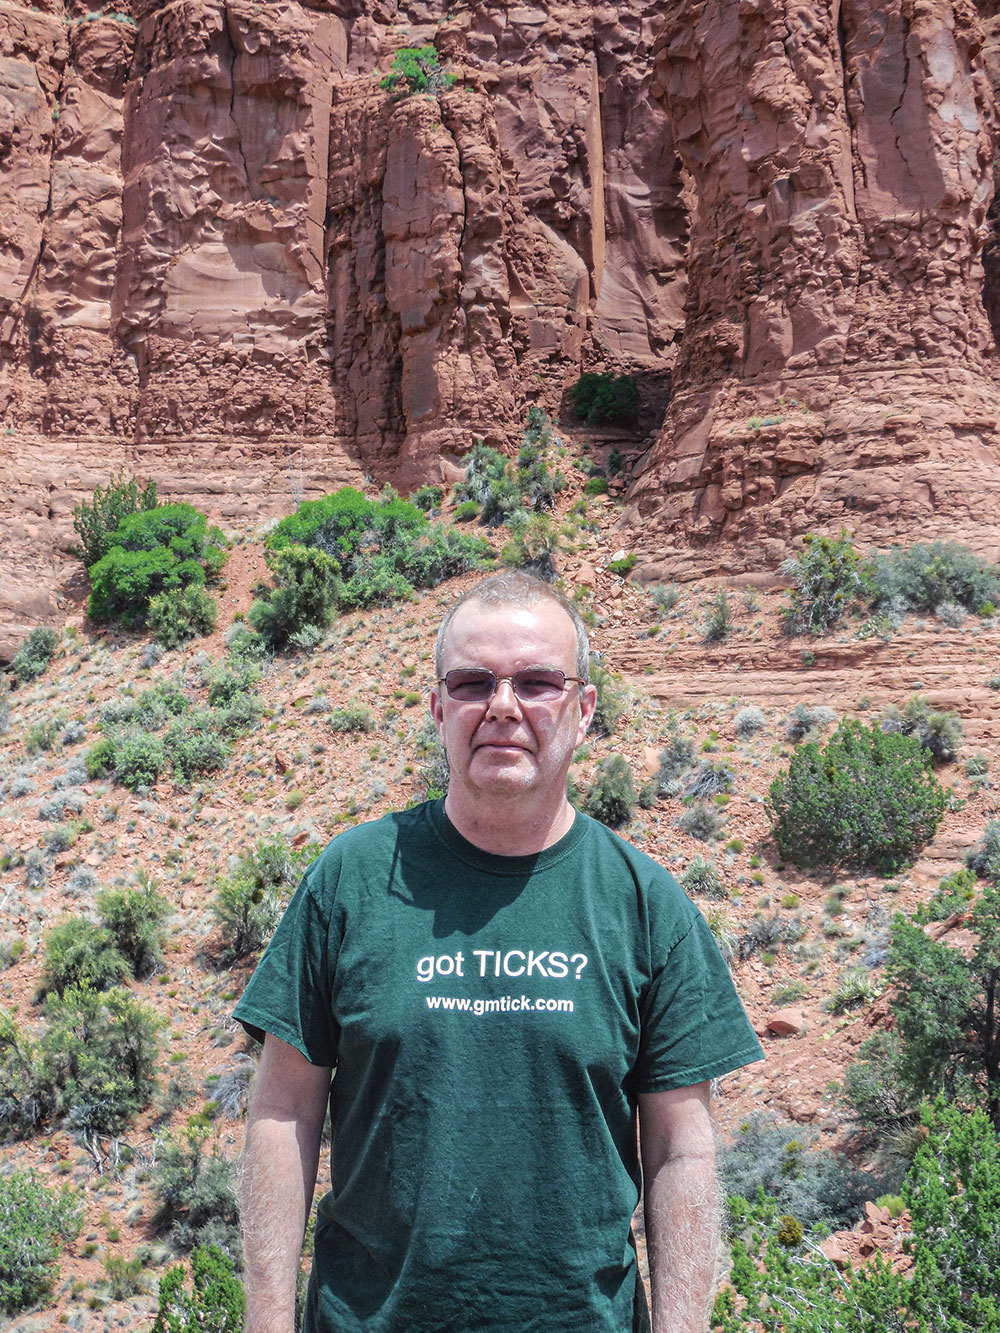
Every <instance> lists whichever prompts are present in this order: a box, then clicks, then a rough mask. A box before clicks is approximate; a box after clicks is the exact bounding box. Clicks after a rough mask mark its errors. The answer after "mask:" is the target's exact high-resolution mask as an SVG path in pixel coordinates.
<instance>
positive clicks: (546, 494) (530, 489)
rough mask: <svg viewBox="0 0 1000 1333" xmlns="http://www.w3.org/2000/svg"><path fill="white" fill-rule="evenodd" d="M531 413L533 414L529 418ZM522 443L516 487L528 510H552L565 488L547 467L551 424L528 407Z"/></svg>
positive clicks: (560, 476)
mask: <svg viewBox="0 0 1000 1333" xmlns="http://www.w3.org/2000/svg"><path fill="white" fill-rule="evenodd" d="M531 412H534V413H536V417H535V418H534V419H533V418H532V416H531ZM531 412H529V414H528V417H529V424H528V429H527V430H526V431H525V434H524V444H523V445H522V446H521V450H520V452H519V453H518V455H517V484H518V486H519V487H520V491H521V494H522V496H523V497H524V499H525V501H526V502H527V506H528V508H529V509H530V510H531V511H532V512H533V513H536V514H539V513H541V512H542V511H543V510H547V509H554V508H555V503H556V496H557V495H558V494H559V492H560V491H561V490H563V489H564V488H565V486H566V478H565V477H564V476H563V474H562V473H561V472H553V471H552V469H551V468H550V467H549V450H550V448H551V447H552V445H553V444H554V443H555V439H554V436H553V434H552V425H551V422H550V421H549V419H548V417H546V415H545V413H544V412H541V411H540V410H539V409H538V408H532V409H531Z"/></svg>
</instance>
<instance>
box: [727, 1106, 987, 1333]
mask: <svg viewBox="0 0 1000 1333" xmlns="http://www.w3.org/2000/svg"><path fill="white" fill-rule="evenodd" d="M922 1121H923V1124H922V1126H921V1129H922V1134H921V1139H920V1144H919V1147H918V1148H917V1151H916V1155H915V1157H914V1160H913V1163H912V1166H911V1167H910V1169H909V1171H908V1173H907V1176H906V1180H905V1181H904V1183H903V1187H902V1190H901V1194H902V1198H903V1202H904V1203H905V1204H906V1206H907V1208H908V1209H909V1211H910V1219H911V1235H910V1237H909V1238H908V1239H907V1243H906V1250H907V1254H908V1256H909V1259H910V1263H909V1265H908V1266H907V1267H906V1268H904V1269H901V1270H900V1271H897V1269H896V1268H895V1267H893V1265H892V1264H890V1263H889V1262H887V1261H886V1260H885V1259H883V1258H882V1257H881V1256H880V1255H877V1254H876V1256H875V1258H874V1260H873V1261H872V1262H870V1263H865V1264H863V1265H861V1266H860V1267H859V1268H857V1269H852V1268H850V1267H848V1268H847V1269H846V1270H845V1271H841V1270H840V1269H838V1268H837V1267H836V1266H835V1265H834V1264H832V1263H830V1261H829V1259H827V1257H826V1255H825V1254H823V1252H822V1251H821V1250H820V1249H819V1247H818V1246H817V1245H816V1244H815V1243H814V1242H813V1243H810V1241H809V1240H808V1239H807V1238H805V1237H804V1238H803V1240H802V1241H801V1242H800V1243H799V1244H798V1245H796V1246H792V1247H789V1246H788V1245H787V1244H783V1243H782V1241H781V1240H780V1239H779V1235H778V1232H779V1229H780V1227H781V1224H782V1222H783V1218H782V1217H780V1216H779V1213H780V1208H781V1205H780V1204H778V1203H777V1202H776V1201H775V1200H774V1199H773V1198H768V1197H767V1196H765V1195H764V1194H763V1192H761V1193H760V1194H759V1195H758V1197H757V1201H756V1203H754V1204H753V1205H751V1204H748V1203H747V1202H746V1200H745V1199H737V1198H733V1199H731V1200H730V1214H731V1216H732V1220H733V1229H734V1231H735V1233H736V1235H735V1238H734V1240H733V1245H732V1267H731V1271H730V1274H729V1283H730V1285H727V1286H725V1287H723V1289H722V1290H721V1291H720V1292H719V1295H718V1296H717V1297H716V1300H715V1306H714V1309H713V1312H712V1319H711V1327H712V1329H713V1333H744V1330H746V1329H748V1328H751V1327H752V1328H765V1329H767V1330H768V1331H769V1333H887V1330H891V1331H892V1333H903V1331H904V1330H913V1331H914V1333H916V1331H917V1330H920V1331H926V1333H944V1330H947V1331H948V1333H973V1330H976V1333H985V1330H990V1329H995V1328H997V1327H998V1326H1000V1300H998V1298H997V1287H996V1272H997V1265H998V1264H1000V1141H998V1139H997V1136H996V1134H995V1132H994V1130H993V1128H992V1127H991V1125H990V1123H989V1121H988V1120H987V1118H986V1116H985V1115H983V1114H982V1113H981V1112H979V1111H977V1112H974V1113H972V1114H971V1115H969V1114H966V1113H965V1112H964V1111H962V1110H960V1109H958V1108H955V1107H947V1106H945V1105H944V1104H943V1103H940V1102H939V1103H938V1105H937V1106H936V1107H935V1108H934V1109H933V1110H931V1109H930V1108H925V1110H924V1112H923V1114H922Z"/></svg>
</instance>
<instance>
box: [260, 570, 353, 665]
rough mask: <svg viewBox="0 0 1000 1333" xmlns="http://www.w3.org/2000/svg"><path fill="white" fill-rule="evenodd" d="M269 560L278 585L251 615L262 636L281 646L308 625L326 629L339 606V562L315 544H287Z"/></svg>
mask: <svg viewBox="0 0 1000 1333" xmlns="http://www.w3.org/2000/svg"><path fill="white" fill-rule="evenodd" d="M268 563H269V564H270V566H271V570H272V572H273V574H274V580H275V586H274V588H273V589H272V590H271V592H270V593H268V595H267V597H266V598H264V599H259V600H258V601H255V602H254V603H253V605H252V606H251V607H250V611H249V614H248V616H247V619H248V620H249V621H250V623H251V625H253V627H254V629H256V630H257V632H258V634H260V636H261V638H262V639H264V641H265V642H266V643H267V644H268V645H269V646H270V647H272V648H280V647H283V646H284V644H286V643H287V642H288V640H289V638H290V637H291V635H292V634H295V633H297V632H298V631H300V630H302V629H303V628H304V627H306V626H312V625H315V626H318V627H319V628H321V629H325V628H326V626H327V625H329V624H330V622H331V621H332V620H333V617H334V612H335V609H336V587H337V572H338V566H337V562H336V561H335V560H334V559H333V558H332V557H331V556H329V555H327V554H326V553H325V552H324V551H321V550H318V549H316V548H314V547H307V546H283V547H281V548H280V549H279V550H278V551H277V552H276V553H275V554H273V555H271V556H269V557H268Z"/></svg>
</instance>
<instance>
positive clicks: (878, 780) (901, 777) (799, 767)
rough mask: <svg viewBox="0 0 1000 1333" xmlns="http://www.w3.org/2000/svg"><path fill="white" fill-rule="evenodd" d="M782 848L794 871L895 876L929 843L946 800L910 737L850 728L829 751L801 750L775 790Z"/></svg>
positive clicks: (810, 745)
mask: <svg viewBox="0 0 1000 1333" xmlns="http://www.w3.org/2000/svg"><path fill="white" fill-rule="evenodd" d="M769 802H770V806H771V809H772V812H773V814H774V836H775V839H776V841H777V844H778V847H779V848H780V850H781V853H782V855H783V856H785V857H786V858H787V859H788V860H789V861H791V862H792V863H793V864H794V865H797V866H803V867H813V866H823V865H828V866H835V865H840V864H845V865H851V866H859V867H868V868H870V869H872V870H877V871H880V872H881V873H883V874H891V873H892V872H893V871H894V870H898V869H899V868H900V867H901V866H903V865H905V864H906V863H907V862H908V861H909V860H910V859H911V858H912V856H913V854H914V853H915V852H916V851H917V850H918V849H919V848H920V847H922V846H923V845H924V843H925V842H927V840H928V839H929V838H931V837H932V836H933V834H934V832H935V830H936V829H937V826H938V824H939V823H940V822H941V816H942V814H943V813H944V807H945V802H946V795H945V792H944V791H943V790H942V788H941V785H940V783H939V782H938V781H937V779H936V778H935V777H934V774H933V773H932V772H931V770H930V765H929V760H928V758H927V756H926V755H925V753H924V751H923V750H922V749H921V747H920V745H919V743H918V742H917V741H916V740H915V739H914V738H913V737H911V736H899V735H886V734H885V733H884V732H882V731H880V730H879V729H878V728H869V727H866V726H864V725H863V724H862V723H860V722H856V721H853V720H848V721H845V722H842V723H841V725H840V726H839V727H838V728H837V730H836V731H835V732H834V733H833V735H832V736H831V738H830V740H829V742H828V743H827V745H826V746H825V747H823V748H822V749H820V747H819V746H818V745H817V744H816V743H815V742H813V741H806V742H804V743H803V744H802V745H801V746H800V747H799V748H798V750H796V752H795V754H794V755H793V756H792V760H791V763H790V764H789V767H788V770H787V772H785V773H781V774H779V775H778V777H777V778H775V780H774V781H773V782H772V783H771V787H770V791H769Z"/></svg>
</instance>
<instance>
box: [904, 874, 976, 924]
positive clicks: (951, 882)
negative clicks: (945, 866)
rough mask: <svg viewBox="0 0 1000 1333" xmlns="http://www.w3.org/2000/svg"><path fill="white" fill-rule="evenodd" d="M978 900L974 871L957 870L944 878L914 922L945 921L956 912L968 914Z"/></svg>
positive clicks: (915, 916) (916, 914)
mask: <svg viewBox="0 0 1000 1333" xmlns="http://www.w3.org/2000/svg"><path fill="white" fill-rule="evenodd" d="M975 899H976V876H975V873H974V872H973V871H972V870H968V869H966V870H956V871H955V873H954V874H953V875H948V876H946V878H944V879H943V880H942V881H941V883H940V884H939V885H938V887H937V888H936V889H935V890H934V892H933V893H932V894H931V896H930V898H929V899H928V900H927V902H926V903H921V904H920V906H919V907H918V908H917V910H916V913H915V914H914V918H913V919H914V921H919V922H920V923H921V924H923V923H924V922H927V921H945V920H947V918H948V917H950V916H954V914H955V913H956V912H967V911H968V910H969V908H970V907H971V906H972V904H973V902H975Z"/></svg>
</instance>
